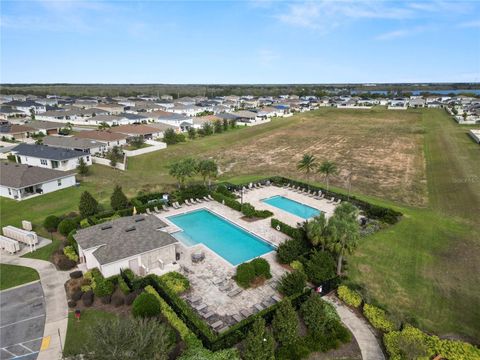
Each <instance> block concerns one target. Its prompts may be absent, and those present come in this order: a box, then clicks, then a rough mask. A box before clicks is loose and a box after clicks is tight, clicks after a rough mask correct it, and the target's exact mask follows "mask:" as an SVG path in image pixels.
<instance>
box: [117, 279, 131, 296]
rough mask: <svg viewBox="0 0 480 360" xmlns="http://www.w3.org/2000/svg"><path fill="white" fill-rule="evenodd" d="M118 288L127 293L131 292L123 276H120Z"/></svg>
mask: <svg viewBox="0 0 480 360" xmlns="http://www.w3.org/2000/svg"><path fill="white" fill-rule="evenodd" d="M118 288H119V289H120V290H121V292H122V293H124V294H125V295H127V294H129V293H130V288H129V287H128V285H127V283H126V282H125V280H124V279H123V277H121V276H119V277H118Z"/></svg>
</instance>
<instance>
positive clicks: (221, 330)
mask: <svg viewBox="0 0 480 360" xmlns="http://www.w3.org/2000/svg"><path fill="white" fill-rule="evenodd" d="M228 328H229V326H228V325H225V326H224V327H222V328H221V329H220V330H218V332H219V333H220V334H221V333H223V332H225V331H227V330H228Z"/></svg>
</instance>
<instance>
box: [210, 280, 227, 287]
mask: <svg viewBox="0 0 480 360" xmlns="http://www.w3.org/2000/svg"><path fill="white" fill-rule="evenodd" d="M224 281H225V280H224V279H222V278H218V279H215V280H212V283H213V285H215V286H218V285H220V284H221V283H223V282H224Z"/></svg>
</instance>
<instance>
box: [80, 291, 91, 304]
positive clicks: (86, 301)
mask: <svg viewBox="0 0 480 360" xmlns="http://www.w3.org/2000/svg"><path fill="white" fill-rule="evenodd" d="M82 302H83V305H85V306H87V307H89V306H92V304H93V291H91V290H90V291H87V292H86V293H85V294H83V296H82Z"/></svg>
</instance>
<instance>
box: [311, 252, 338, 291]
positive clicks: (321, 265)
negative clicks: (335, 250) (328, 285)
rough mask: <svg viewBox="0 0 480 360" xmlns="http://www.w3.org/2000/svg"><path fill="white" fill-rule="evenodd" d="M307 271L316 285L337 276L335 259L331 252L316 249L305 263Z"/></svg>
mask: <svg viewBox="0 0 480 360" xmlns="http://www.w3.org/2000/svg"><path fill="white" fill-rule="evenodd" d="M305 273H306V274H307V277H308V279H309V280H310V281H311V282H313V283H314V284H315V285H320V284H322V283H324V282H325V281H327V280H330V279H332V278H334V277H335V260H334V259H333V257H332V255H330V253H328V252H325V251H315V252H314V253H313V255H312V256H311V257H310V259H309V260H308V261H307V262H306V263H305Z"/></svg>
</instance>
